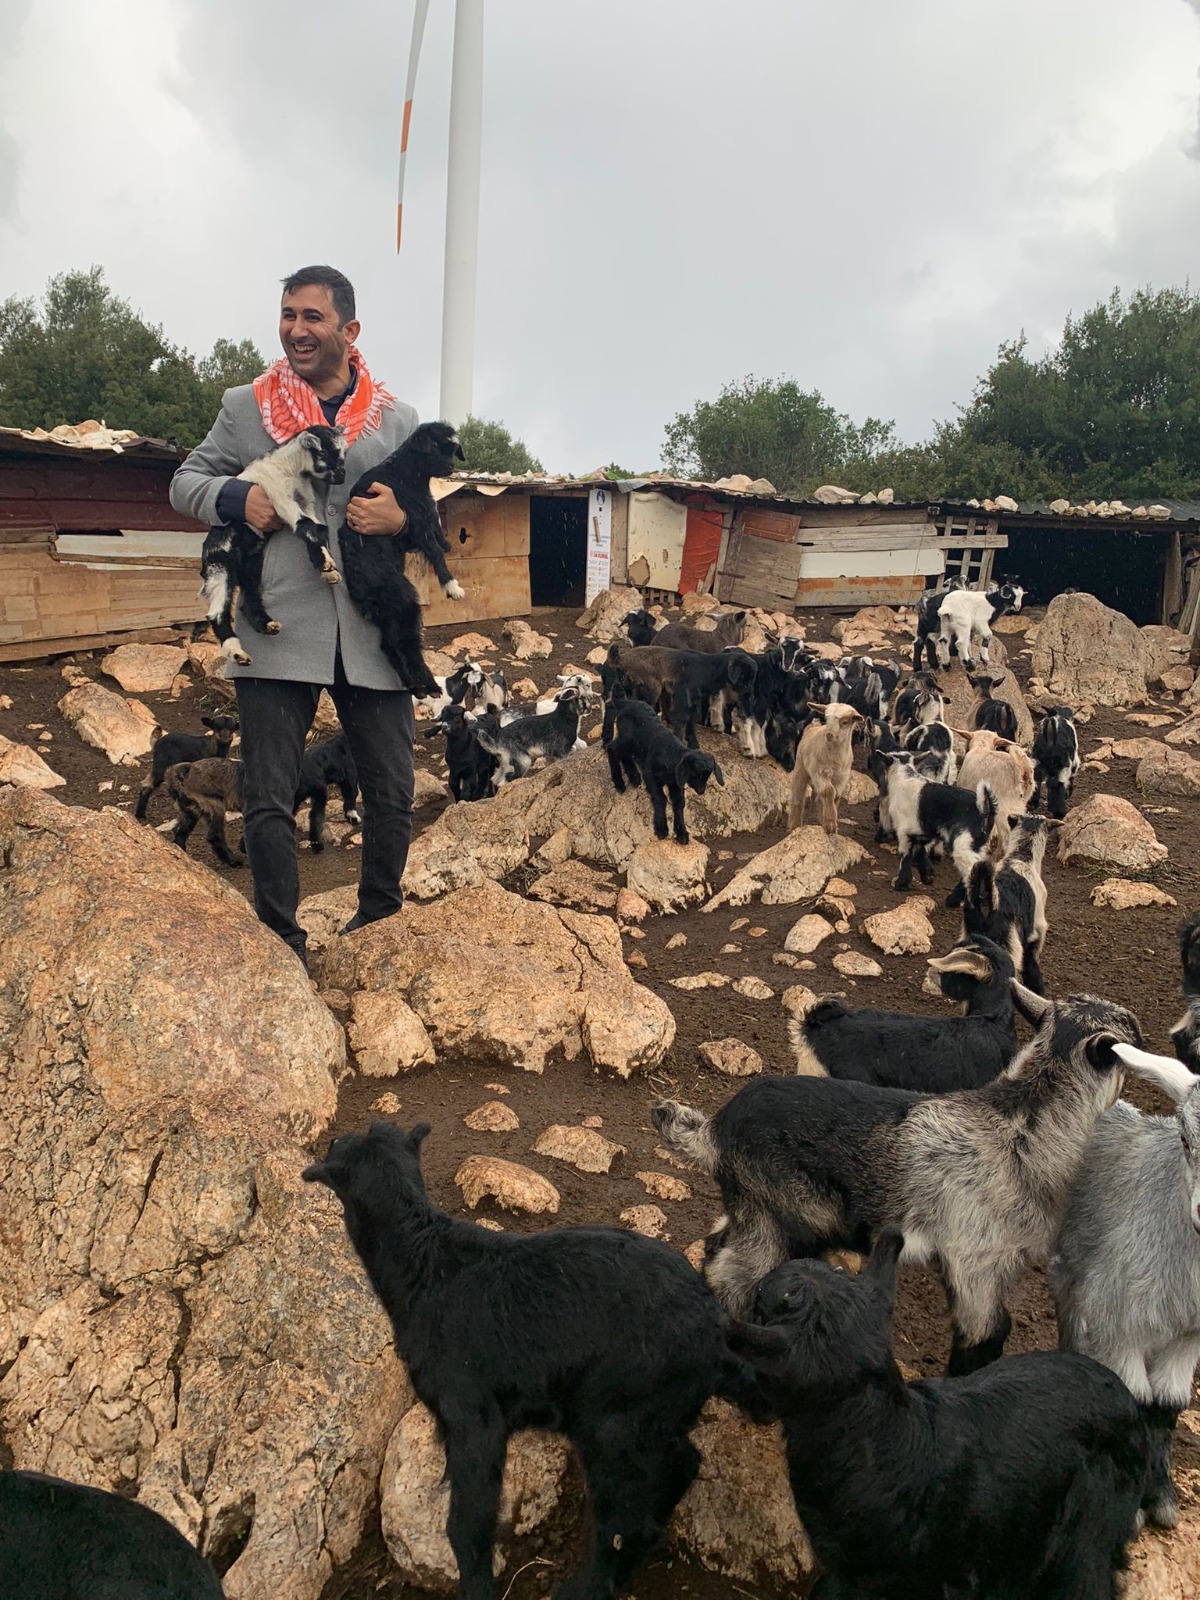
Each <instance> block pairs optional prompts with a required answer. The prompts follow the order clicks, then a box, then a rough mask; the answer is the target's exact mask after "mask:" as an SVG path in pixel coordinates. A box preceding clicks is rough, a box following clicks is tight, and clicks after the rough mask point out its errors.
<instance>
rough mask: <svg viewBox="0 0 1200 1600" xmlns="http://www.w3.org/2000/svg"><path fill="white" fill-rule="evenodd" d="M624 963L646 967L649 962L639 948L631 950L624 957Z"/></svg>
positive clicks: (628, 965)
mask: <svg viewBox="0 0 1200 1600" xmlns="http://www.w3.org/2000/svg"><path fill="white" fill-rule="evenodd" d="M625 965H626V966H627V967H648V966H649V965H650V963H649V962H648V961H647V960H646V958H645V956H644V955H643V954H642V952H641V951H640V950H631V951H630V952H629V954H628V955H627V956H626V957H625Z"/></svg>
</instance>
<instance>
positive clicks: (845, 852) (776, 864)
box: [704, 763, 869, 911]
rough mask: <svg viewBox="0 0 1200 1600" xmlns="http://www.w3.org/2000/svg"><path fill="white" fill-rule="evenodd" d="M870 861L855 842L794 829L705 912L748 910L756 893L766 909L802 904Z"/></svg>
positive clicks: (748, 867)
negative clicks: (725, 908) (733, 908)
mask: <svg viewBox="0 0 1200 1600" xmlns="http://www.w3.org/2000/svg"><path fill="white" fill-rule="evenodd" d="M758 765H761V763H758ZM868 859H869V858H868V855H867V852H866V851H865V850H864V849H863V847H862V846H861V845H860V844H856V843H855V841H854V840H853V839H847V838H843V837H842V835H840V834H836V833H835V834H828V833H826V832H825V831H824V829H822V828H818V827H815V826H813V827H804V828H794V829H793V830H792V831H791V833H789V834H788V835H787V836H786V837H785V838H783V839H781V840H780V841H779V843H778V844H775V845H772V846H771V847H770V848H769V849H767V850H760V851H759V853H758V854H757V855H756V856H754V857H753V858H752V859H751V860H750V861H748V862H747V863H746V864H745V866H744V867H742V868H741V869H740V870H739V871H738V872H735V873H734V875H733V877H732V878H730V880H729V882H728V883H727V884H726V885H725V887H724V888H723V889H721V890H719V891H718V892H717V893H716V894H715V895H713V897H712V899H711V900H709V901H708V902H707V904H706V905H705V907H704V910H705V911H716V910H717V909H718V908H719V907H720V906H744V905H746V904H748V903H749V901H750V899H751V898H752V896H754V895H755V894H761V896H762V900H763V904H764V905H785V906H791V905H796V904H798V903H799V902H800V901H801V900H812V899H815V898H816V896H817V895H819V894H820V893H821V891H822V890H823V889H824V887H825V885H826V884H827V883H828V882H829V880H830V878H832V877H835V876H840V875H842V874H844V873H845V872H847V871H848V870H849V869H850V868H851V867H853V866H857V865H858V863H859V862H860V861H866V860H868Z"/></svg>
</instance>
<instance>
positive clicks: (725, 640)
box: [630, 611, 746, 656]
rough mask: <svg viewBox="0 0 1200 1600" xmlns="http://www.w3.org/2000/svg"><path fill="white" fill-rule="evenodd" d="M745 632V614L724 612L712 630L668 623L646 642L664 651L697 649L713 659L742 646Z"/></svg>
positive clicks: (685, 624) (681, 623)
mask: <svg viewBox="0 0 1200 1600" xmlns="http://www.w3.org/2000/svg"><path fill="white" fill-rule="evenodd" d="M745 631H746V613H745V612H744V611H726V612H723V613H722V615H721V616H719V617H718V618H717V625H716V627H715V628H697V627H696V626H695V625H694V624H693V623H690V622H668V623H667V624H666V626H665V627H663V628H660V629H659V630H658V632H657V633H656V634H655V635H654V637H653V639H651V640H650V641H649V642H650V643H651V644H656V645H658V646H659V647H660V648H661V649H663V650H698V651H699V652H700V654H701V655H709V656H712V655H716V653H717V651H718V650H727V649H728V648H729V647H730V646H731V645H735V644H741V642H742V635H743V634H744V633H745ZM630 637H631V638H632V635H630Z"/></svg>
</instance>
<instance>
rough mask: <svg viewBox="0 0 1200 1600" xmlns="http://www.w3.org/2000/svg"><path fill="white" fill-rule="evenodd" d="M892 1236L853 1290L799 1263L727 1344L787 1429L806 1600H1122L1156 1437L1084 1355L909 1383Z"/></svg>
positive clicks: (1114, 1381) (842, 1276)
mask: <svg viewBox="0 0 1200 1600" xmlns="http://www.w3.org/2000/svg"><path fill="white" fill-rule="evenodd" d="M903 1247H904V1237H903V1235H902V1234H901V1233H900V1231H899V1230H898V1229H896V1228H885V1229H884V1230H883V1232H882V1233H881V1234H880V1236H879V1239H878V1241H877V1243H876V1245H875V1248H874V1250H872V1252H871V1258H870V1260H869V1261H868V1263H867V1266H866V1270H865V1271H864V1272H863V1273H862V1274H861V1275H860V1276H859V1277H854V1276H853V1275H851V1274H850V1273H846V1272H840V1271H838V1270H837V1269H836V1268H834V1267H831V1266H827V1265H825V1263H823V1262H817V1261H805V1262H792V1263H790V1264H789V1265H787V1266H784V1267H780V1268H779V1269H778V1270H777V1271H775V1272H772V1273H771V1275H770V1276H769V1277H768V1278H766V1279H764V1281H763V1282H762V1283H761V1284H759V1286H758V1292H757V1295H756V1296H755V1311H756V1315H757V1319H758V1320H757V1322H755V1323H745V1324H742V1325H741V1326H738V1327H736V1328H734V1329H733V1330H732V1331H731V1334H730V1344H731V1347H732V1348H733V1349H734V1350H735V1351H736V1352H737V1353H738V1354H740V1355H744V1356H745V1357H746V1358H747V1359H748V1360H749V1361H750V1362H751V1363H752V1364H753V1366H754V1367H755V1368H756V1369H757V1372H758V1381H759V1387H760V1390H761V1391H762V1393H763V1395H764V1397H765V1398H766V1400H767V1401H768V1403H769V1404H771V1405H772V1406H773V1408H774V1409H775V1410H776V1411H777V1412H778V1414H779V1416H780V1417H781V1418H782V1420H783V1426H784V1435H785V1438H786V1441H787V1457H788V1476H789V1478H790V1480H791V1485H792V1494H793V1496H794V1497H795V1501H796V1510H797V1512H798V1513H799V1515H800V1519H801V1521H802V1522H803V1524H804V1528H805V1531H806V1532H807V1534H808V1536H809V1538H810V1539H811V1540H812V1545H813V1549H814V1551H815V1552H816V1555H817V1559H818V1560H819V1562H820V1564H821V1568H822V1577H821V1578H820V1580H819V1581H818V1583H817V1585H816V1588H815V1589H813V1591H812V1600H938V1597H948V1596H951V1595H954V1596H962V1597H964V1600H965V1597H966V1596H968V1595H971V1596H975V1597H977V1600H1068V1597H1070V1600H1115V1596H1116V1594H1117V1592H1118V1589H1117V1574H1118V1573H1119V1572H1120V1571H1121V1570H1122V1569H1123V1567H1124V1565H1125V1558H1124V1549H1125V1545H1126V1544H1127V1543H1128V1542H1129V1540H1130V1539H1132V1538H1133V1536H1134V1534H1135V1533H1136V1531H1137V1527H1138V1521H1137V1517H1138V1505H1139V1502H1140V1500H1141V1494H1142V1481H1143V1477H1144V1474H1145V1472H1146V1467H1147V1458H1148V1449H1147V1439H1146V1431H1145V1428H1144V1427H1143V1425H1142V1422H1141V1419H1140V1418H1139V1416H1138V1411H1137V1406H1136V1405H1135V1404H1134V1402H1133V1399H1132V1397H1131V1396H1130V1395H1129V1393H1128V1391H1127V1390H1126V1389H1125V1387H1124V1385H1123V1384H1122V1383H1121V1381H1120V1380H1119V1379H1118V1378H1117V1377H1116V1376H1115V1375H1114V1374H1113V1373H1111V1372H1109V1371H1107V1370H1106V1369H1105V1368H1104V1367H1102V1366H1101V1365H1100V1363H1099V1362H1097V1361H1092V1360H1090V1359H1089V1358H1088V1357H1087V1356H1072V1355H1059V1354H1052V1353H1050V1352H1048V1351H1039V1352H1037V1353H1036V1354H1033V1355H1023V1356H1013V1357H1011V1358H1010V1359H1009V1360H1007V1361H1002V1362H1001V1363H1000V1364H999V1365H998V1366H994V1367H989V1368H988V1369H987V1370H986V1371H984V1372H976V1373H973V1374H972V1375H971V1376H969V1377H960V1378H949V1379H943V1380H942V1381H941V1382H938V1381H936V1380H934V1381H928V1380H920V1381H918V1382H915V1383H905V1382H904V1380H903V1378H902V1377H901V1375H900V1370H899V1368H898V1367H897V1365H896V1360H895V1356H894V1355H893V1353H892V1339H891V1326H890V1324H891V1317H892V1309H893V1306H894V1305H895V1299H896V1263H897V1260H898V1258H899V1255H900V1252H901V1250H902V1249H903Z"/></svg>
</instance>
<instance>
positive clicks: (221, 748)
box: [133, 717, 238, 822]
mask: <svg viewBox="0 0 1200 1600" xmlns="http://www.w3.org/2000/svg"><path fill="white" fill-rule="evenodd" d="M200 721H201V722H202V723H203V724H204V726H205V727H206V728H208V729H210V730H211V731H210V732H208V733H164V734H160V736H159V737H158V738H157V739H156V740H155V741H154V748H153V750H152V751H151V753H150V776H149V777H148V778H147V779H146V781H145V783H144V784H143V785H142V787H141V788H140V789H139V790H138V797H137V805H136V806H135V807H134V812H133V814H134V816H135V817H136V818H137V820H138V821H139V822H145V820H146V808H147V806H148V805H149V804H150V796H151V795H152V794H153V793H154V791H155V790H156V789H157V788H158V787H159V786H160V785H161V783H162V781H163V779H164V778H165V777H166V775H167V768H168V767H173V766H174V765H175V764H176V762H179V761H202V760H203V759H204V758H205V757H206V756H215V757H216V758H217V759H218V760H220V761H223V760H224V759H225V757H226V756H227V755H228V754H229V747H230V745H231V744H232V743H233V736H234V734H235V733H236V732H237V731H238V719H237V718H236V717H201V718H200Z"/></svg>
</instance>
